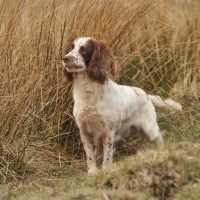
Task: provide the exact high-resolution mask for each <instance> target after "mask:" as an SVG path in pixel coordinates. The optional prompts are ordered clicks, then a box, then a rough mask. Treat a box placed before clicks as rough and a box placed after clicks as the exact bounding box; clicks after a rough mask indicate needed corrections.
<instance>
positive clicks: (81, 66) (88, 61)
mask: <svg viewBox="0 0 200 200" xmlns="http://www.w3.org/2000/svg"><path fill="white" fill-rule="evenodd" d="M64 54H65V55H64V56H63V66H64V69H63V71H64V74H65V76H66V79H67V81H71V80H73V73H81V72H84V71H85V72H86V73H87V75H88V77H89V78H90V79H91V80H92V81H95V82H97V83H100V84H104V83H105V82H106V81H107V80H108V79H109V78H114V77H115V72H116V67H115V59H114V57H113V55H112V53H111V51H110V49H109V48H108V47H107V45H106V44H105V43H103V42H102V41H97V40H95V39H94V38H90V37H76V38H74V39H72V40H71V41H70V42H69V44H68V45H67V47H66V50H65V53H64Z"/></svg>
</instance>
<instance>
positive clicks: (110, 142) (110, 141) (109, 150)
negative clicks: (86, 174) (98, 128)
mask: <svg viewBox="0 0 200 200" xmlns="http://www.w3.org/2000/svg"><path fill="white" fill-rule="evenodd" d="M114 141H115V131H113V130H111V131H109V132H107V133H106V134H105V137H104V138H103V168H106V167H109V166H111V165H112V162H113V153H114V148H113V146H114Z"/></svg>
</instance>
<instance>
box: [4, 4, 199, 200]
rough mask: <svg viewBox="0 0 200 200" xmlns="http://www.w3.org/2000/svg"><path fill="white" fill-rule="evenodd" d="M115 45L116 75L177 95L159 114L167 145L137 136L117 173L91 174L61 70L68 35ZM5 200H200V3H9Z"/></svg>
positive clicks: (122, 153) (119, 159)
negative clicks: (173, 107)
mask: <svg viewBox="0 0 200 200" xmlns="http://www.w3.org/2000/svg"><path fill="white" fill-rule="evenodd" d="M73 35H79V36H91V37H95V38H96V39H101V40H104V41H106V43H108V45H109V46H110V47H111V49H112V51H113V53H114V55H115V57H116V62H117V66H118V75H117V77H116V79H115V81H116V82H117V83H119V84H126V85H133V86H138V87H141V88H142V89H144V90H145V91H146V92H147V93H150V94H156V95H160V96H162V97H163V98H168V97H170V98H172V99H174V100H176V101H178V102H180V103H181V104H182V106H183V111H182V113H177V114H175V113H174V114H172V115H169V114H162V113H158V122H159V126H160V128H161V130H162V132H163V136H164V140H165V149H164V150H157V149H154V147H148V146H147V145H146V144H145V143H144V142H143V141H140V139H139V138H138V137H137V136H136V135H135V134H133V136H132V137H131V140H130V138H129V140H128V141H127V142H123V143H122V145H121V146H120V147H119V149H118V150H117V151H116V153H115V163H114V166H113V167H112V169H108V170H105V171H100V172H99V173H98V174H97V175H96V176H94V177H87V174H86V163H85V161H86V160H85V154H84V150H83V146H82V144H81V141H80V137H79V133H78V129H77V127H76V124H75V121H74V118H73V116H72V108H73V100H72V89H73V85H72V84H67V83H66V82H65V80H64V78H63V75H62V55H63V50H64V48H65V45H66V42H67V40H68V38H70V37H71V36H73ZM0 61H1V63H0V183H1V185H0V195H1V198H3V199H77V200H90V199H102V200H111V199H120V200H123V199H124V200H126V199H148V200H149V199H152V200H153V199H177V200H179V199H180V200H182V199H200V192H199V188H200V160H199V157H200V91H199V87H200V2H199V0H182V1H179V0H170V1H168V0H156V1H155V0H125V1H121V0H101V1H100V0H87V1H85V0H52V1H48V0H16V1H14V0H11V1H8V0H0Z"/></svg>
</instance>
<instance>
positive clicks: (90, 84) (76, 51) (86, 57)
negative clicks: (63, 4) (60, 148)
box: [63, 37, 182, 174]
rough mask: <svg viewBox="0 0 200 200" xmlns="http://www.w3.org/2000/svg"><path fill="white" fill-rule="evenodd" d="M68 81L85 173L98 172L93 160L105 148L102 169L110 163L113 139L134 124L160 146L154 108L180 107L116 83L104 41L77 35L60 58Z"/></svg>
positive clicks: (160, 138) (136, 88)
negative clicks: (84, 160) (83, 156)
mask: <svg viewBox="0 0 200 200" xmlns="http://www.w3.org/2000/svg"><path fill="white" fill-rule="evenodd" d="M63 65H64V68H63V72H64V75H65V77H66V80H67V81H68V82H69V81H72V80H73V81H74V89H73V97H74V109H73V115H74V117H75V120H76V123H77V125H78V128H79V130H80V136H81V140H82V142H83V145H84V149H85V152H86V155H87V166H88V173H89V174H93V173H96V172H97V166H96V159H97V157H98V156H100V155H101V154H102V153H103V168H105V167H107V166H111V165H112V161H113V152H114V144H115V142H116V141H118V140H120V139H122V138H123V137H125V134H127V133H128V132H129V131H130V130H132V129H134V130H135V131H137V132H138V133H139V134H140V135H141V137H143V138H144V139H146V140H148V141H149V142H150V143H154V144H156V145H159V146H163V139H162V135H161V133H160V131H159V127H158V124H157V117H156V112H155V109H156V110H160V111H169V112H171V111H181V109H182V107H181V105H180V104H179V103H177V102H175V101H173V100H171V99H167V100H161V98H160V97H158V96H153V95H149V94H146V93H145V92H144V91H143V90H142V89H140V88H138V87H129V86H124V85H118V84H117V83H115V82H113V81H112V80H111V78H114V77H115V74H116V65H115V59H114V57H113V55H112V53H111V51H110V49H109V48H108V46H107V45H106V44H105V43H103V42H102V41H97V40H95V39H94V38H90V37H76V38H74V39H72V40H71V41H70V42H69V44H68V45H67V48H66V52H65V55H64V57H63Z"/></svg>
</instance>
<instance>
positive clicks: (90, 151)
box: [80, 131, 97, 175]
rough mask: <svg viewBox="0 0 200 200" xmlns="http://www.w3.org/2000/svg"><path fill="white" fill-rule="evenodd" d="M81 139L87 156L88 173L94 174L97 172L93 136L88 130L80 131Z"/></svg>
mask: <svg viewBox="0 0 200 200" xmlns="http://www.w3.org/2000/svg"><path fill="white" fill-rule="evenodd" d="M80 135H81V140H82V143H83V146H84V149H85V153H86V156H87V167H88V174H89V175H91V174H95V173H96V172H97V166H96V158H95V151H94V150H95V146H94V140H93V137H92V136H90V135H89V134H88V132H83V131H80Z"/></svg>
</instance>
